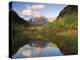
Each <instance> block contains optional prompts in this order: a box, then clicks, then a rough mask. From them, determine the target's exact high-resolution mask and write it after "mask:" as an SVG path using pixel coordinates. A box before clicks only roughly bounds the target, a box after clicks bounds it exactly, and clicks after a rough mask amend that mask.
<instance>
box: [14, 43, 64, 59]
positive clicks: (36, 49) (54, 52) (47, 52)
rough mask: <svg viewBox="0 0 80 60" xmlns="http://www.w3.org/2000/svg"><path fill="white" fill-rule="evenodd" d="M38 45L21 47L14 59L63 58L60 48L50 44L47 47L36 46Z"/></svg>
mask: <svg viewBox="0 0 80 60" xmlns="http://www.w3.org/2000/svg"><path fill="white" fill-rule="evenodd" d="M36 45H37V44H34V43H32V45H29V44H26V45H24V46H23V47H21V48H20V49H19V50H18V51H17V53H15V54H14V55H13V58H26V57H47V56H62V55H63V54H62V52H61V51H60V50H59V48H58V47H57V46H56V45H55V44H53V43H51V42H49V43H46V45H45V46H43V47H41V46H36Z"/></svg>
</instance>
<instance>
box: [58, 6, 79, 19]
mask: <svg viewBox="0 0 80 60" xmlns="http://www.w3.org/2000/svg"><path fill="white" fill-rule="evenodd" d="M73 14H76V16H77V14H78V6H76V5H68V6H66V7H65V8H64V9H63V10H62V11H61V12H60V14H59V15H58V17H57V19H60V18H64V17H65V16H67V15H73Z"/></svg>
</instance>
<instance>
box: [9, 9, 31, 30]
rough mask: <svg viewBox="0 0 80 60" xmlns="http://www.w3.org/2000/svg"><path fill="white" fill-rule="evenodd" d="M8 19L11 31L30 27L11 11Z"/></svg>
mask: <svg viewBox="0 0 80 60" xmlns="http://www.w3.org/2000/svg"><path fill="white" fill-rule="evenodd" d="M9 17H10V22H11V23H12V29H13V30H20V29H21V28H24V27H28V26H29V25H30V23H29V22H27V21H26V20H24V19H22V18H21V17H19V16H18V14H17V13H16V12H15V11H13V10H11V11H10V12H9ZM11 23H10V24H11Z"/></svg>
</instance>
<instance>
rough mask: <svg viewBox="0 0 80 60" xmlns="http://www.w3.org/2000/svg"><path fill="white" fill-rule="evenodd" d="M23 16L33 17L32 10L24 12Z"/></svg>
mask: <svg viewBox="0 0 80 60" xmlns="http://www.w3.org/2000/svg"><path fill="white" fill-rule="evenodd" d="M22 15H27V16H31V15H32V10H30V9H25V10H23V11H22Z"/></svg>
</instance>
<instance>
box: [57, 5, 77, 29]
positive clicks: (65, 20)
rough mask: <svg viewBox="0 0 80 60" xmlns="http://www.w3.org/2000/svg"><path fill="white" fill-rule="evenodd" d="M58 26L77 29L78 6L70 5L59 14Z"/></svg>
mask: <svg viewBox="0 0 80 60" xmlns="http://www.w3.org/2000/svg"><path fill="white" fill-rule="evenodd" d="M56 23H57V25H58V27H60V28H61V27H63V28H65V29H67V30H73V29H77V28H78V27H77V26H78V6H77V5H68V6H66V7H65V8H64V9H63V10H62V11H61V12H60V14H59V15H58V17H57V19H56Z"/></svg>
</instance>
